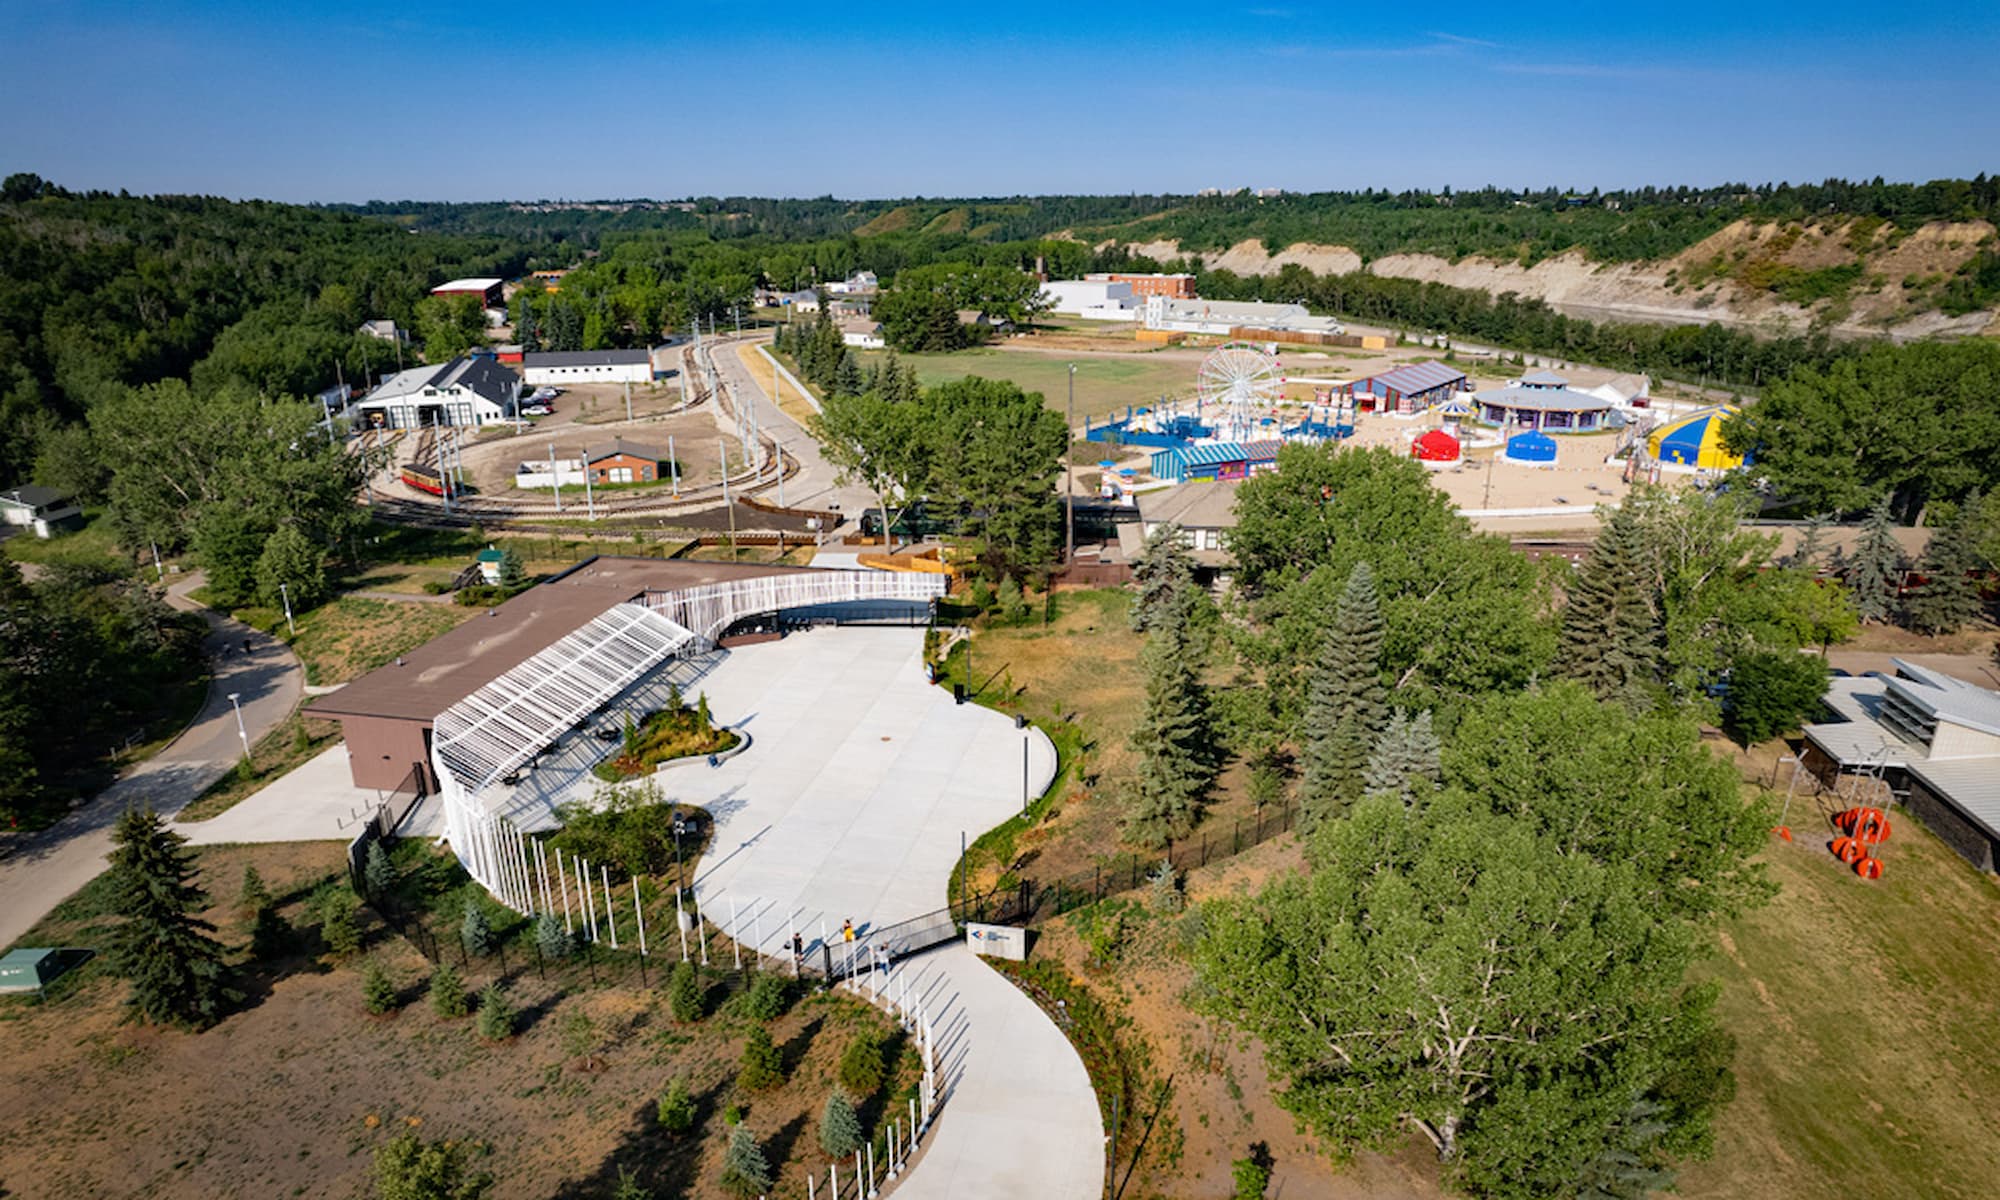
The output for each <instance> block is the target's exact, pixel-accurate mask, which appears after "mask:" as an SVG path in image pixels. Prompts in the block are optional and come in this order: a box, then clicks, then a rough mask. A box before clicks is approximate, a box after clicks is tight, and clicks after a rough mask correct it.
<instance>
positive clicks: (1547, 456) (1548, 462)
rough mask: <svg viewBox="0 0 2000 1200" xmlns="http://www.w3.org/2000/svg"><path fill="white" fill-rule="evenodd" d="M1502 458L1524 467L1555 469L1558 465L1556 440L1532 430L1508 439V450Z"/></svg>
mask: <svg viewBox="0 0 2000 1200" xmlns="http://www.w3.org/2000/svg"><path fill="white" fill-rule="evenodd" d="M1501 457H1502V458H1504V459H1506V460H1507V461H1508V462H1510V463H1513V464H1515V465H1516V466H1522V467H1553V466H1555V465H1556V440H1555V439H1554V438H1552V437H1550V436H1549V435H1548V434H1546V433H1537V432H1536V431H1534V430H1532V429H1530V430H1529V431H1527V432H1526V433H1517V434H1515V435H1514V436H1513V437H1510V438H1508V439H1507V449H1506V450H1505V451H1504V452H1503V453H1502V454H1501Z"/></svg>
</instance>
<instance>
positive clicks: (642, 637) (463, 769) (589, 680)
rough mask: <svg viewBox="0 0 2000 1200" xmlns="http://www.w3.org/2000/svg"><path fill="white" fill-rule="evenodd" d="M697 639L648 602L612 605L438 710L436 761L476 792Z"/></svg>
mask: <svg viewBox="0 0 2000 1200" xmlns="http://www.w3.org/2000/svg"><path fill="white" fill-rule="evenodd" d="M697 640H698V639H697V638H696V636H695V635H694V634H693V633H692V632H690V631H689V630H688V629H686V628H684V627H682V626H680V625H677V624H675V623H674V622H672V621H670V620H668V619H667V618H666V617H665V616H664V615H663V614H661V613H659V612H658V611H656V610H654V609H651V608H648V607H646V606H645V605H643V604H629V603H628V604H618V605H614V606H613V607H612V608H611V609H610V611H608V612H606V613H605V614H604V615H602V616H600V617H598V618H597V619H595V620H593V621H591V622H590V623H589V624H587V625H585V626H584V627H583V628H581V629H579V630H577V631H576V632H575V633H572V634H570V635H569V636H567V637H565V638H563V639H562V640H561V641H558V642H557V643H555V644H554V645H553V646H550V647H549V648H548V649H546V650H543V651H542V652H541V653H539V654H536V655H535V656H534V657H532V658H530V659H528V660H527V661H526V662H523V663H522V664H520V665H519V666H517V667H515V668H513V669H512V670H510V671H508V672H507V673H506V674H504V675H502V676H500V677H499V678H498V679H495V680H494V681H493V682H491V683H489V684H487V685H486V686H484V687H482V688H480V689H479V690H478V691H475V692H473V693H472V694H471V695H470V696H467V697H466V698H465V699H463V700H461V701H459V702H458V703H457V704H454V705H452V706H451V707H450V708H448V709H446V710H445V711H444V712H442V713H440V714H439V715H438V718H437V721H436V724H435V726H434V738H435V742H434V746H435V753H436V756H437V759H438V762H439V764H440V765H441V766H443V767H444V769H445V770H447V771H449V772H450V773H451V775H452V777H453V778H454V779H456V780H457V781H458V782H459V783H461V784H462V785H463V786H464V787H465V788H466V790H467V791H469V792H472V793H475V794H476V793H477V792H478V791H479V790H480V789H482V788H484V787H486V786H487V785H488V784H490V783H492V782H493V781H494V780H496V779H498V778H500V777H501V776H502V775H505V774H506V773H507V772H509V771H512V770H514V769H515V768H517V767H519V766H521V765H522V764H523V763H525V762H527V761H528V760H529V759H531V758H533V757H534V756H535V755H536V754H539V753H540V752H541V751H542V749H543V748H544V747H546V746H548V745H549V744H550V743H551V742H554V741H555V740H556V739H557V738H559V737H561V736H562V734H563V732H564V731H565V730H567V729H569V728H570V727H571V726H573V725H575V724H576V722H578V721H580V720H582V719H584V718H586V717H587V716H589V715H590V714H591V713H592V712H595V711H596V710H597V708H598V707H599V706H600V705H602V704H604V703H605V702H606V701H608V700H610V699H612V698H613V697H614V696H616V695H618V693H620V692H622V691H624V690H625V689H626V688H627V687H630V686H631V685H632V683H633V682H634V681H635V680H637V679H638V678H639V677H640V676H642V675H644V674H645V673H646V672H648V671H650V670H652V669H653V668H654V667H656V666H659V665H660V664H661V663H663V662H665V661H666V660H667V659H668V658H670V657H672V656H673V654H674V653H675V652H676V651H678V650H680V649H681V648H682V647H684V646H686V645H688V644H689V643H691V642H694V641H697Z"/></svg>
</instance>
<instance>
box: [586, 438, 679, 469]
mask: <svg viewBox="0 0 2000 1200" xmlns="http://www.w3.org/2000/svg"><path fill="white" fill-rule="evenodd" d="M620 456H623V457H625V458H643V459H645V460H646V461H648V462H656V463H657V462H665V461H666V460H667V452H666V451H665V450H663V449H661V448H660V447H658V446H648V445H646V444H645V443H644V442H628V441H626V440H625V439H624V438H622V437H615V438H612V439H611V440H610V441H608V442H599V443H597V444H596V445H594V446H591V447H589V448H588V449H586V450H585V451H584V452H583V457H584V461H585V462H593V463H594V462H602V461H603V460H605V459H607V458H618V457H620Z"/></svg>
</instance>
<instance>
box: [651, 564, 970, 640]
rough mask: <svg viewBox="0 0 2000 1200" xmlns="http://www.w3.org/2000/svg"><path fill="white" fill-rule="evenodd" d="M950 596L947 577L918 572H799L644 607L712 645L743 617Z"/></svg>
mask: <svg viewBox="0 0 2000 1200" xmlns="http://www.w3.org/2000/svg"><path fill="white" fill-rule="evenodd" d="M944 592H945V579H944V577H943V576H942V575H926V574H920V573H918V572H914V571H799V572H794V573H790V574H785V575H765V576H760V577H759V578H756V579H742V580H732V581H730V582H728V583H711V584H705V585H703V586H700V587H691V588H678V589H676V590H674V591H671V592H648V593H647V594H646V597H645V601H644V602H645V604H646V605H647V606H648V607H649V608H652V609H654V610H655V611H658V612H660V613H661V614H662V615H664V616H665V617H666V618H667V619H668V620H670V621H672V622H674V623H675V624H676V625H680V626H682V627H683V628H685V629H689V630H692V631H693V632H694V634H695V635H696V636H697V637H700V638H701V639H703V640H704V641H707V642H710V643H713V642H714V641H715V639H716V638H717V637H719V636H721V634H722V631H723V630H725V629H727V628H729V626H730V625H731V624H733V623H735V622H736V621H738V620H740V619H741V618H743V617H748V616H754V615H756V614H758V613H768V612H781V611H783V610H785V609H789V608H815V607H818V606H819V605H822V604H846V603H850V602H854V601H860V600H907V601H913V602H914V601H928V600H933V599H936V598H938V597H940V596H942V595H944Z"/></svg>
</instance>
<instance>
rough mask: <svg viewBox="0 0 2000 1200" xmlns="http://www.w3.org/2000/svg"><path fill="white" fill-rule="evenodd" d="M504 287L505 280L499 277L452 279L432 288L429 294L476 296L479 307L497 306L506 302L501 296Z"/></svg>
mask: <svg viewBox="0 0 2000 1200" xmlns="http://www.w3.org/2000/svg"><path fill="white" fill-rule="evenodd" d="M504 288H505V281H503V280H499V279H483V278H482V279H454V280H452V281H451V282H450V283H440V284H438V285H437V286H436V287H434V288H432V289H431V295H433V296H477V297H478V298H479V306H480V307H481V308H499V307H500V306H501V305H502V304H504V303H506V301H505V299H504V298H503V297H502V292H503V290H504Z"/></svg>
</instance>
